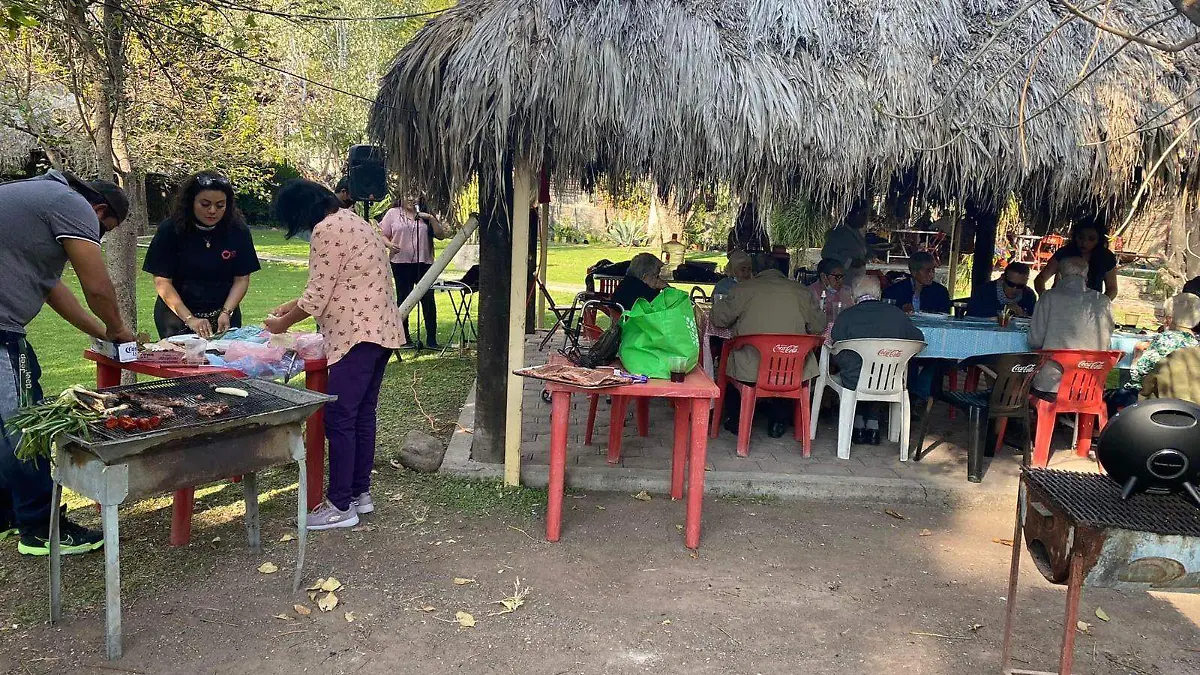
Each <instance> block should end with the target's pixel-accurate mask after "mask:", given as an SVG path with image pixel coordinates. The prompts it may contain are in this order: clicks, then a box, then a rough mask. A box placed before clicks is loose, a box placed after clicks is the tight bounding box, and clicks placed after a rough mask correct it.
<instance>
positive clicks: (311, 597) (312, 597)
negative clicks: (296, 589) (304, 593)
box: [308, 591, 317, 602]
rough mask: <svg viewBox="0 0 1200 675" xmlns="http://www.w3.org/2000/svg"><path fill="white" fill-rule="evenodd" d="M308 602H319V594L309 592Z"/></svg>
mask: <svg viewBox="0 0 1200 675" xmlns="http://www.w3.org/2000/svg"><path fill="white" fill-rule="evenodd" d="M308 600H309V602H316V601H317V592H316V591H309V592H308Z"/></svg>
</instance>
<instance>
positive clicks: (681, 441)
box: [671, 399, 692, 499]
mask: <svg viewBox="0 0 1200 675" xmlns="http://www.w3.org/2000/svg"><path fill="white" fill-rule="evenodd" d="M674 405H675V445H674V446H673V447H672V450H671V499H683V475H684V471H686V470H687V451H688V422H689V421H690V420H691V412H692V410H691V408H692V406H691V402H690V401H686V400H682V399H675V401H674Z"/></svg>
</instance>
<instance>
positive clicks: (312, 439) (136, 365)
mask: <svg viewBox="0 0 1200 675" xmlns="http://www.w3.org/2000/svg"><path fill="white" fill-rule="evenodd" d="M83 358H85V359H87V360H89V361H94V362H95V363H96V386H97V387H98V388H101V389H103V388H105V387H116V386H118V385H120V384H121V371H122V370H128V371H129V372H132V373H138V374H139V375H149V376H150V377H161V378H172V377H190V376H193V375H204V374H220V375H228V376H230V377H245V374H244V373H242V372H241V371H240V370H234V369H232V368H223V367H219V366H175V365H160V364H153V363H141V362H138V361H132V362H129V363H118V362H117V361H114V360H112V359H110V358H108V357H107V356H104V355H102V354H99V353H97V352H94V351H92V350H90V349H88V350H85V351H84V352H83ZM304 383H305V386H307V387H308V388H309V389H311V390H313V391H318V392H321V393H322V394H323V393H325V392H326V390H327V389H328V386H329V366H328V364H327V363H326V362H325V359H312V360H306V361H305V362H304ZM304 433H305V437H304V441H305V457H306V460H305V464H306V465H307V470H308V485H307V486H306V491H307V493H308V508H310V509H312V508H316V506H317V505H318V504H320V503H321V500H322V499H324V498H325V411H324V408H318V409H317V411H316V412H315V413H313V414H312V415H310V416H309V418H308V422H307V423H306V425H305V432H304ZM194 492H195V490H194V489H193V488H188V489H186V490H179V491H177V492H176V493H175V498H174V502H173V504H172V509H173V510H172V518H171V545H172V546H184V545H186V544H187V543H188V542H189V541H190V540H191V538H192V507H193V501H194Z"/></svg>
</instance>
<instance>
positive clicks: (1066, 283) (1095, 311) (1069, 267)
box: [1029, 258, 1114, 393]
mask: <svg viewBox="0 0 1200 675" xmlns="http://www.w3.org/2000/svg"><path fill="white" fill-rule="evenodd" d="M1087 274H1088V264H1087V261H1085V260H1084V259H1083V258H1065V259H1063V260H1062V261H1060V262H1059V265H1058V281H1057V283H1055V284H1054V288H1051V289H1050V290H1048V291H1046V292H1045V293H1043V294H1042V297H1040V298H1038V303H1037V305H1036V306H1035V307H1034V309H1033V319H1032V320H1031V321H1030V322H1029V346H1030V347H1032V348H1033V349H1089V350H1092V351H1100V350H1105V349H1108V348H1109V344H1110V342H1111V340H1112V333H1113V326H1114V322H1113V313H1112V300H1109V299H1108V296H1106V295H1104V294H1103V293H1100V292H1099V291H1094V290H1092V289H1090V288H1088V286H1087ZM1061 380H1062V369H1061V368H1059V367H1058V365H1057V364H1055V363H1054V362H1052V361H1051V362H1048V363H1047V364H1046V365H1045V366H1043V367H1042V369H1041V370H1039V371H1038V374H1037V375H1035V376H1034V378H1033V388H1034V389H1036V390H1037V391H1041V392H1046V393H1054V392H1057V391H1058V383H1059V381H1061Z"/></svg>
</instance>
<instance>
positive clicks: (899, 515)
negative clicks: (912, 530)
mask: <svg viewBox="0 0 1200 675" xmlns="http://www.w3.org/2000/svg"><path fill="white" fill-rule="evenodd" d="M884 513H886V514H888V515H889V516H891V517H893V518H895V519H896V520H908V516H906V515H904V514H903V513H900V512H899V511H893V510H891V509H887V510H886V511H884Z"/></svg>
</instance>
